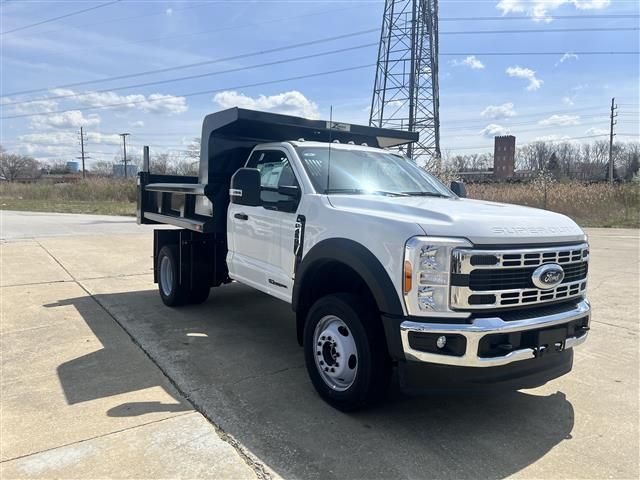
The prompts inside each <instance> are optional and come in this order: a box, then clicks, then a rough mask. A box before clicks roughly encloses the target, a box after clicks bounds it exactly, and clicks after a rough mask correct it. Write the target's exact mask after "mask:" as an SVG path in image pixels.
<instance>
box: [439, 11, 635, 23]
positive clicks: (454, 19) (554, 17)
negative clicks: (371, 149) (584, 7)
mask: <svg viewBox="0 0 640 480" xmlns="http://www.w3.org/2000/svg"><path fill="white" fill-rule="evenodd" d="M531 18H532V17H529V16H508V17H506V16H504V17H502V16H501V17H495V16H494V17H440V18H439V19H438V20H439V21H441V22H466V21H473V22H484V21H509V20H531ZM604 18H640V15H637V14H625V13H623V14H609V15H606V14H605V15H546V16H545V19H549V20H590V19H604Z"/></svg>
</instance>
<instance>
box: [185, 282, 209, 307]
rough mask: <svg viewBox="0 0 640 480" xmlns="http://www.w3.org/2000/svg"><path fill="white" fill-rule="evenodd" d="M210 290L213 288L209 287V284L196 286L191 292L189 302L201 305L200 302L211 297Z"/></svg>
mask: <svg viewBox="0 0 640 480" xmlns="http://www.w3.org/2000/svg"><path fill="white" fill-rule="evenodd" d="M210 291H211V288H210V287H209V285H204V286H200V287H197V288H194V289H193V290H191V291H190V292H189V303H192V304H194V305H199V304H200V303H204V302H206V301H207V298H209V292H210Z"/></svg>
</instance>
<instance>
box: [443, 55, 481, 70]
mask: <svg viewBox="0 0 640 480" xmlns="http://www.w3.org/2000/svg"><path fill="white" fill-rule="evenodd" d="M450 63H451V65H453V66H454V67H469V68H471V69H472V70H481V69H483V68H484V64H483V63H482V62H481V61H480V60H478V59H477V58H476V56H475V55H469V56H468V57H467V58H465V59H464V60H455V59H454V60H451V62H450Z"/></svg>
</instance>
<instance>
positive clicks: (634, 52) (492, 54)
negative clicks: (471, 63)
mask: <svg viewBox="0 0 640 480" xmlns="http://www.w3.org/2000/svg"><path fill="white" fill-rule="evenodd" d="M565 53H567V52H566V51H564V52H457V53H454V52H445V53H440V55H446V56H463V55H477V56H481V55H482V56H485V57H493V56H511V55H517V56H524V55H564V54H565ZM570 53H573V54H574V55H585V56H586V55H638V54H640V51H608V52H594V51H590V52H570Z"/></svg>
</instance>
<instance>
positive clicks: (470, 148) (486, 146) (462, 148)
mask: <svg viewBox="0 0 640 480" xmlns="http://www.w3.org/2000/svg"><path fill="white" fill-rule="evenodd" d="M608 136H609V134H608V133H603V134H602V135H585V136H583V137H565V138H558V139H555V140H551V139H545V140H534V141H533V142H528V143H525V144H523V145H520V147H518V148H522V147H526V146H528V145H531V144H533V143H536V142H549V143H555V142H568V141H570V140H583V139H585V138H597V137H608ZM479 148H493V145H477V146H473V147H455V148H452V149H451V150H453V151H455V150H476V149H479ZM444 150H447V149H446V148H445V149H444Z"/></svg>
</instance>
